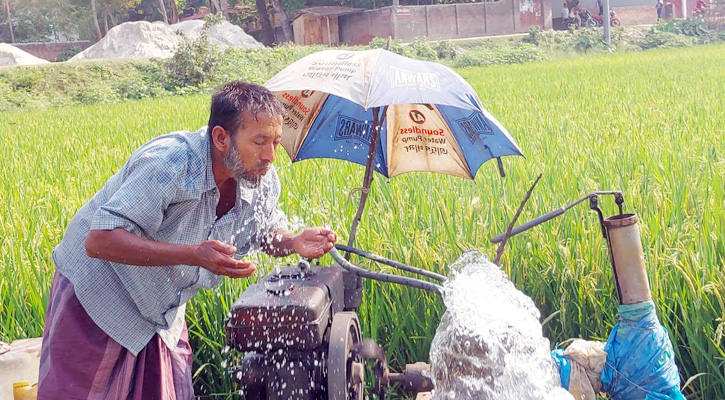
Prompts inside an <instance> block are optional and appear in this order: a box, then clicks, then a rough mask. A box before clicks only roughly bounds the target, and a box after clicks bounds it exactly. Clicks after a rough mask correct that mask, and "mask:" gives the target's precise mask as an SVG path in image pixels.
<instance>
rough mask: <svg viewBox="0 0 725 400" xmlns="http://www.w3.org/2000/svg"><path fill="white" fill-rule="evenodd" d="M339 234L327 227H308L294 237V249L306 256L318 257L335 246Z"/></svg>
mask: <svg viewBox="0 0 725 400" xmlns="http://www.w3.org/2000/svg"><path fill="white" fill-rule="evenodd" d="M336 240H337V235H336V234H335V232H333V231H331V230H329V229H326V228H307V229H305V230H304V231H302V233H300V234H299V235H297V236H295V237H294V239H292V249H293V250H294V252H295V253H297V254H299V255H300V256H301V257H304V258H318V257H322V256H323V255H324V254H325V253H327V252H328V251H330V249H332V248H333V247H334V246H335V241H336Z"/></svg>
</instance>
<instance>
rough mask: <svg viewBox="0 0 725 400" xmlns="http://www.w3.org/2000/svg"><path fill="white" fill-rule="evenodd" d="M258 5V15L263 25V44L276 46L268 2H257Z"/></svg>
mask: <svg viewBox="0 0 725 400" xmlns="http://www.w3.org/2000/svg"><path fill="white" fill-rule="evenodd" d="M255 2H256V4H257V13H258V14H259V22H260V23H261V24H262V34H263V38H262V42H263V43H264V45H265V46H271V45H273V44H274V42H275V39H274V28H273V27H272V23H271V22H270V21H269V13H267V2H266V1H265V0H255Z"/></svg>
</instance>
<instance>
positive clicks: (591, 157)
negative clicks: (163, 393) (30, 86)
mask: <svg viewBox="0 0 725 400" xmlns="http://www.w3.org/2000/svg"><path fill="white" fill-rule="evenodd" d="M459 72H460V73H461V74H462V75H463V76H464V77H465V78H466V79H467V80H468V81H469V82H470V83H471V85H472V86H473V87H474V88H475V89H476V90H477V91H478V93H479V95H480V97H481V100H482V102H483V104H484V106H485V107H486V108H487V109H488V110H489V111H490V112H491V113H492V114H493V115H495V116H496V117H497V118H498V119H499V120H500V121H501V122H502V123H503V124H504V125H505V126H506V127H507V128H508V129H509V130H510V131H511V133H512V134H513V135H514V137H515V138H516V139H517V140H518V142H519V143H520V145H521V147H522V148H523V150H524V152H525V154H526V156H527V158H525V159H524V158H507V159H504V167H505V170H506V177H505V178H503V179H502V178H500V177H499V176H498V172H497V170H496V167H495V165H494V164H493V163H488V164H485V165H484V166H483V167H482V168H481V170H480V171H479V173H478V175H477V179H476V180H475V181H467V180H462V179H459V178H453V177H448V176H441V175H433V174H427V173H418V174H406V175H403V176H400V177H397V178H394V179H392V180H387V179H385V178H383V177H381V176H377V177H376V178H375V181H374V182H373V187H372V191H371V196H370V198H369V200H368V206H367V212H366V213H365V215H364V218H363V221H362V224H361V227H360V229H359V230H358V235H357V245H358V247H360V248H363V249H365V250H369V251H372V252H374V253H378V254H381V255H383V256H385V257H388V258H392V259H397V260H400V261H402V262H406V263H409V264H412V265H417V266H420V267H423V268H427V269H431V270H434V271H437V272H441V273H446V272H447V264H448V263H450V262H452V261H453V260H455V259H456V258H457V257H458V256H459V255H460V254H461V253H462V251H463V250H465V249H468V248H478V249H481V250H482V251H484V252H486V253H488V254H490V255H491V256H493V254H494V253H495V249H496V248H495V246H493V245H491V244H490V242H489V238H491V237H493V236H495V235H497V234H498V233H500V232H502V231H503V230H504V229H505V227H506V226H507V224H508V222H509V220H510V218H511V216H512V215H513V214H514V212H515V210H516V208H517V207H518V204H519V202H520V200H521V198H522V197H523V195H524V193H525V191H526V189H527V188H528V186H529V184H530V183H531V182H532V181H533V180H534V178H535V177H536V176H537V175H538V174H539V173H542V174H543V178H542V180H541V182H540V183H539V185H538V186H537V188H536V190H535V191H534V193H533V195H532V198H531V199H530V201H529V202H528V203H527V205H526V207H525V209H524V212H523V215H522V217H521V221H520V222H523V221H524V220H527V219H531V218H534V217H536V216H538V215H541V214H544V213H546V212H548V211H550V210H553V209H555V208H557V207H560V206H562V205H564V204H567V203H568V202H570V201H571V200H573V199H575V198H578V197H579V196H580V195H582V194H585V193H588V192H590V191H592V190H597V189H620V190H622V191H623V192H624V194H625V199H626V203H625V209H626V211H628V212H636V213H638V214H639V216H640V217H641V220H640V225H639V226H640V231H641V234H642V239H643V247H644V251H645V256H646V261H647V267H648V274H649V279H650V285H651V288H652V295H653V298H654V300H655V302H656V304H657V307H658V310H657V311H658V314H659V316H660V320H661V321H662V323H663V324H664V325H665V327H667V328H668V330H669V333H670V336H671V339H672V342H673V343H674V344H675V348H676V353H677V362H678V365H679V367H680V373H681V374H682V378H683V382H687V387H686V389H685V393H686V395H687V397H688V398H689V399H719V398H725V370H724V369H723V360H725V347H724V346H723V333H724V332H725V325H723V323H724V321H725V278H723V274H722V271H723V267H724V266H725V262H724V259H725V239H724V238H723V232H725V196H724V194H725V141H724V140H723V136H724V135H725V112H724V111H723V110H725V97H723V96H722V93H725V46H723V45H710V46H702V47H695V48H687V49H677V50H666V51H649V52H642V53H636V54H623V55H599V56H589V57H583V58H575V59H562V60H555V61H549V62H543V63H534V64H527V65H514V66H500V67H497V66H494V67H486V68H470V69H461V70H459ZM207 112H208V96H207V95H203V96H191V97H181V98H162V99H153V100H143V101H136V102H123V103H118V104H111V105H102V106H82V107H70V108H64V109H53V110H45V111H34V112H19V113H6V114H2V115H0V135H1V136H2V139H3V144H4V146H2V148H0V165H2V168H0V240H2V246H0V268H2V275H3V279H2V280H0V340H3V341H10V340H13V339H16V338H22V337H32V336H40V335H41V334H42V326H43V319H44V310H45V306H46V302H47V295H48V290H49V287H50V283H51V280H52V276H53V275H52V274H53V269H54V268H53V265H52V261H51V258H50V254H51V250H52V248H53V247H54V246H55V245H56V244H57V243H58V242H59V241H60V239H61V236H62V234H63V231H64V229H65V226H66V225H67V223H68V221H69V220H70V218H72V216H73V214H74V213H75V212H76V211H77V210H78V209H79V208H80V207H81V205H82V204H83V203H84V202H86V201H87V200H88V199H89V198H90V197H91V196H92V195H93V193H94V192H95V191H97V190H98V189H99V188H100V187H101V186H102V185H103V183H104V182H105V181H106V180H107V179H108V178H109V177H110V176H111V175H112V174H113V173H115V172H116V171H117V170H118V169H119V168H120V167H121V165H122V164H123V163H124V162H125V160H126V159H127V157H128V156H129V155H130V154H131V152H132V151H133V150H135V149H136V148H137V147H138V146H139V145H141V144H142V143H144V142H145V141H146V140H148V139H150V138H151V137H154V136H156V135H159V134H163V133H166V132H170V131H173V130H178V129H189V130H193V129H196V128H198V127H199V126H202V125H204V124H205V122H206V119H207V117H208V116H207ZM276 164H277V167H278V171H279V173H280V178H281V180H282V183H283V195H282V198H281V207H282V208H283V209H284V210H285V211H286V212H287V214H288V216H289V217H290V218H291V219H293V220H299V221H302V223H304V224H305V225H307V226H313V225H328V226H330V227H332V228H333V229H335V230H336V231H337V232H338V236H339V237H340V238H341V239H343V240H344V239H346V238H347V230H348V229H349V225H350V222H351V219H352V216H353V215H354V213H355V209H356V204H357V196H356V194H355V193H354V189H355V188H357V187H359V186H360V185H361V182H362V177H363V168H362V167H361V166H356V165H351V164H348V163H344V162H341V161H334V160H311V161H304V162H300V163H296V164H294V165H292V164H291V163H290V162H289V159H288V157H287V156H286V154H284V153H283V152H280V153H279V155H278V159H277V161H276ZM603 206H604V209H605V212H606V213H608V214H612V213H614V212H615V207H614V204H612V203H611V202H607V201H605V202H604V204H603ZM254 259H255V260H256V261H257V262H258V264H259V265H260V267H261V268H260V270H262V271H269V269H270V268H271V267H272V265H273V264H275V263H285V262H293V261H295V259H294V257H289V258H287V259H282V260H272V259H269V258H267V257H264V256H254ZM356 261H359V262H360V263H361V264H363V265H365V266H367V267H369V268H382V267H379V266H377V265H373V264H371V263H368V262H365V261H363V260H360V259H357V260H356ZM330 262H331V260H330V259H329V257H325V258H323V259H322V263H323V264H329V263H330ZM501 265H502V267H503V268H504V270H505V271H506V272H507V273H508V274H509V276H510V277H511V279H512V281H513V282H514V283H515V284H516V285H517V287H518V288H519V289H520V290H522V291H523V292H525V293H526V294H527V295H529V296H530V297H532V298H533V299H534V301H535V302H536V304H537V305H538V306H539V308H540V310H541V312H542V319H547V322H546V324H545V325H544V329H545V333H546V335H547V336H548V337H549V338H550V339H551V341H552V344H555V343H557V342H561V341H564V340H566V339H569V338H572V337H583V338H587V339H603V338H605V337H606V335H607V333H608V332H609V330H610V329H611V327H612V326H613V325H614V324H615V323H616V318H615V313H616V307H617V300H616V293H615V289H614V285H613V279H612V274H611V267H610V264H609V259H608V253H607V249H606V243H605V242H604V240H603V238H602V236H601V232H600V230H599V225H598V221H597V219H596V216H595V214H593V213H592V212H591V211H589V210H588V209H587V208H586V207H578V208H575V209H572V210H571V211H569V212H568V213H567V214H565V215H564V216H562V217H559V218H558V219H556V220H553V221H550V222H547V223H545V224H543V225H541V226H539V227H537V228H534V229H532V230H531V231H528V232H526V233H524V234H522V235H521V236H517V237H514V238H512V239H511V240H510V242H509V245H508V248H507V250H506V253H505V255H504V258H503V259H502V262H501ZM382 269H384V268H382ZM254 279H256V278H253V279H252V280H251V281H254ZM248 283H250V282H248V281H245V280H239V281H230V280H225V281H224V282H223V283H222V284H221V285H220V286H219V287H217V288H215V289H214V290H210V291H206V292H202V293H200V294H199V295H197V297H196V298H195V299H194V300H193V301H192V302H191V304H190V306H189V308H188V312H187V320H188V323H189V330H190V333H191V336H192V345H193V346H194V349H195V381H196V387H197V392H198V394H199V395H200V396H203V397H208V398H228V397H232V396H233V390H234V387H233V385H232V384H231V382H230V380H229V379H228V377H227V376H226V375H225V369H226V367H227V366H229V364H228V363H229V362H230V361H228V358H230V357H231V355H230V354H229V352H228V349H226V348H225V344H224V336H223V325H222V324H223V320H224V318H225V317H226V315H227V313H228V310H229V307H230V305H231V303H232V302H233V301H234V300H235V299H236V297H237V296H238V295H239V294H240V293H241V291H242V290H243V289H244V287H245V286H246V285H247V284H248ZM365 289H366V291H365V295H364V302H363V306H362V307H361V309H360V315H361V318H362V327H363V331H364V335H365V336H366V337H372V338H374V339H376V340H377V341H378V342H379V343H381V344H383V345H384V347H385V349H386V351H387V354H388V355H389V357H390V362H391V366H392V368H393V369H399V368H400V366H401V365H403V364H405V363H410V362H415V361H420V360H427V353H428V348H429V345H430V341H431V339H432V337H433V335H434V334H435V329H436V327H437V324H438V321H439V318H440V316H441V314H442V312H443V310H444V309H443V304H442V302H441V301H440V299H438V298H436V297H435V296H434V295H430V294H426V293H422V292H420V291H417V290H415V289H409V288H401V287H398V286H394V285H390V284H384V283H379V282H372V281H366V282H365ZM690 378H692V379H690Z"/></svg>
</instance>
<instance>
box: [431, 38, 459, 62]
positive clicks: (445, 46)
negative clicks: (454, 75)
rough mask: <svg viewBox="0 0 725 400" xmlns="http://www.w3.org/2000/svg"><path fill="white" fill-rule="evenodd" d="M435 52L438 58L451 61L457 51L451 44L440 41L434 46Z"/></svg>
mask: <svg viewBox="0 0 725 400" xmlns="http://www.w3.org/2000/svg"><path fill="white" fill-rule="evenodd" d="M436 51H437V52H438V58H440V59H445V58H448V59H451V60H452V59H454V58H456V55H458V52H459V49H458V47H456V46H455V45H454V44H453V43H451V42H449V41H447V40H441V41H440V42H438V45H437V46H436Z"/></svg>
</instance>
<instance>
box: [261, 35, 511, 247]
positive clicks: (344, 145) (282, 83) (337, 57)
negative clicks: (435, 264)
mask: <svg viewBox="0 0 725 400" xmlns="http://www.w3.org/2000/svg"><path fill="white" fill-rule="evenodd" d="M265 86H266V87H267V88H268V89H269V90H270V91H272V92H274V93H275V94H276V95H277V97H278V98H279V99H280V100H281V101H282V104H283V105H284V107H285V108H286V110H287V113H286V115H285V117H284V127H283V134H282V146H283V147H284V148H285V150H286V151H287V153H288V154H289V156H290V159H291V160H292V161H293V162H294V161H300V160H305V159H311V158H334V159H340V160H347V161H351V162H354V163H357V164H361V165H365V166H366V173H365V179H364V181H363V188H364V189H366V190H363V192H362V196H361V199H360V206H359V207H358V213H357V215H356V217H355V219H354V220H353V226H352V229H351V232H350V244H352V242H353V241H354V235H355V229H356V227H357V223H358V222H359V220H360V217H361V215H362V211H363V208H364V205H365V200H366V199H367V192H368V191H367V189H368V188H369V187H370V183H371V181H372V171H376V172H378V173H380V174H382V175H384V176H386V177H393V176H397V175H400V174H403V173H406V172H414V171H429V172H437V173H442V174H449V175H454V176H460V177H464V178H469V179H473V178H474V177H475V176H476V172H477V171H478V169H479V168H480V167H481V165H482V164H483V163H484V162H486V161H488V160H490V159H492V158H496V159H498V161H499V168H502V165H501V162H500V157H503V156H511V155H523V153H522V151H521V149H520V148H519V146H518V144H517V143H516V141H515V140H514V139H513V137H512V136H511V135H510V134H509V132H508V131H507V130H506V128H504V127H503V125H501V123H500V122H499V121H498V120H496V118H494V117H493V116H492V115H491V114H490V113H489V112H488V111H486V110H485V109H484V108H483V106H482V105H481V101H480V100H479V98H478V95H477V94H476V92H475V91H474V90H473V88H472V87H471V86H470V85H469V84H468V83H467V82H466V81H465V80H464V79H463V78H462V77H461V76H460V75H458V74H457V73H456V72H455V71H453V70H452V69H450V68H448V67H446V66H444V65H441V64H438V63H434V62H429V61H421V60H414V59H410V58H407V57H403V56H400V55H398V54H395V53H392V52H390V51H387V50H382V49H376V50H363V51H351V50H325V51H320V52H317V53H314V54H311V55H309V56H306V57H304V58H302V59H300V60H298V61H296V62H294V63H292V64H290V65H289V66H288V67H286V68H285V69H283V70H282V71H280V72H279V73H278V74H276V75H275V76H274V77H272V78H271V79H270V80H269V81H268V82H267V83H266V84H265ZM501 171H502V170H501Z"/></svg>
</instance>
